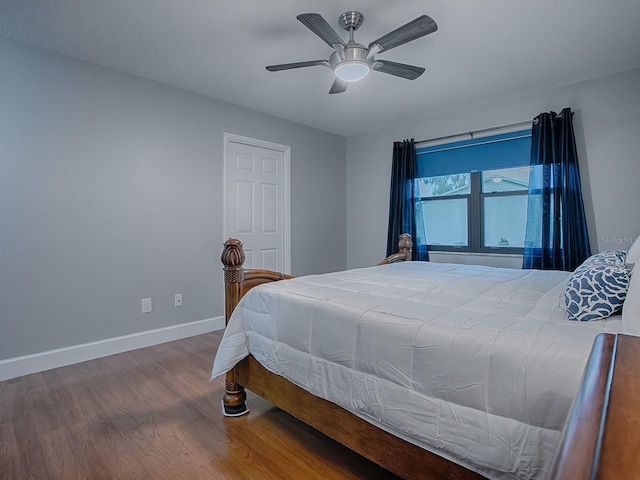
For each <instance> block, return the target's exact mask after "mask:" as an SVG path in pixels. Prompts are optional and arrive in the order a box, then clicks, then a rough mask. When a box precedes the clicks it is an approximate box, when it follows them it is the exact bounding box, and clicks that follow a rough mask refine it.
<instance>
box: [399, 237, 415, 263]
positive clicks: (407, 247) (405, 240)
mask: <svg viewBox="0 0 640 480" xmlns="http://www.w3.org/2000/svg"><path fill="white" fill-rule="evenodd" d="M398 251H399V252H408V253H411V252H412V251H413V240H412V239H411V235H409V234H408V233H401V234H400V240H398ZM409 258H411V256H410V255H409Z"/></svg>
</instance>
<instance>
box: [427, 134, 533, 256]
mask: <svg viewBox="0 0 640 480" xmlns="http://www.w3.org/2000/svg"><path fill="white" fill-rule="evenodd" d="M530 145H531V133H530V131H521V132H511V133H507V134H502V135H494V136H491V137H484V138H480V139H472V140H466V141H463V142H455V143H448V144H445V145H437V146H430V147H426V148H420V149H418V150H417V152H416V153H417V156H418V170H419V174H420V179H419V187H420V200H421V204H422V215H423V216H424V225H425V231H426V236H427V238H426V241H427V245H428V246H429V249H430V250H433V251H457V250H459V251H466V252H498V253H517V252H521V251H522V249H523V247H524V237H525V229H526V221H527V203H528V188H529V157H530V153H529V152H530V148H531V147H530Z"/></svg>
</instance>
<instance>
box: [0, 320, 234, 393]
mask: <svg viewBox="0 0 640 480" xmlns="http://www.w3.org/2000/svg"><path fill="white" fill-rule="evenodd" d="M223 328H224V317H215V318H207V319H205V320H198V321H196V322H190V323H184V324H181V325H174V326H171V327H164V328H158V329H156V330H147V331H146V332H140V333H133V334H131V335H124V336H122V337H115V338H108V339H106V340H100V341H97V342H91V343H83V344H81V345H73V346H71V347H65V348H58V349H56V350H49V351H47V352H42V353H34V354H32V355H24V356H22V357H15V358H8V359H6V360H0V381H2V380H9V379H10V378H16V377H21V376H23V375H30V374H32V373H37V372H42V371H45V370H50V369H52V368H57V367H64V366H66V365H72V364H74V363H79V362H85V361H87V360H93V359H96V358H100V357H106V356H108V355H114V354H116V353H122V352H128V351H129V350H135V349H137V348H144V347H150V346H151V345H158V344H160V343H165V342H171V341H173V340H180V339H181V338H187V337H193V336H194V335H200V334H202V333H208V332H213V331H215V330H222V329H223ZM211 362H212V365H213V357H211Z"/></svg>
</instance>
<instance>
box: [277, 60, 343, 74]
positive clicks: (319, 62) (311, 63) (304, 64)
mask: <svg viewBox="0 0 640 480" xmlns="http://www.w3.org/2000/svg"><path fill="white" fill-rule="evenodd" d="M316 65H322V66H325V67H329V68H331V65H330V64H329V62H327V61H326V60H310V61H308V62H294V63H282V64H280V65H269V66H268V67H266V68H267V70H269V71H270V72H279V71H280V70H291V69H293V68H303V67H315V66H316Z"/></svg>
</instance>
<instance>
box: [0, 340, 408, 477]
mask: <svg viewBox="0 0 640 480" xmlns="http://www.w3.org/2000/svg"><path fill="white" fill-rule="evenodd" d="M220 338H221V333H220V332H214V333H208V334H205V335H199V336H196V337H191V338H187V339H183V340H178V341H175V342H170V343H165V344H162V345H156V346H153V347H148V348H144V349H140V350H135V351H132V352H127V353H122V354H119V355H113V356H110V357H105V358H101V359H97V360H92V361H89V362H84V363H80V364H77V365H71V366H68V367H63V368H57V369H54V370H49V371H46V372H42V373H37V374H33V375H28V376H25V377H20V378H16V379H12V380H8V381H4V382H0V479H2V480H23V479H36V480H41V479H64V480H67V479H69V480H76V479H91V480H97V479H110V480H111V479H130V480H133V479H154V480H158V479H189V480H195V479H224V480H240V479H242V480H252V479H256V480H269V479H292V480H293V479H295V480H301V479H322V480H331V479H336V480H337V479H340V480H344V479H396V478H397V477H395V476H394V475H392V474H391V473H389V472H387V471H386V470H382V469H380V468H379V467H377V466H376V465H374V464H372V463H371V462H369V461H368V460H366V459H364V458H362V457H360V456H358V455H356V454H355V453H353V452H352V451H350V450H348V449H346V448H344V447H342V446H341V445H339V444H337V443H335V442H334V441H332V440H331V439H329V438H327V437H325V436H324V435H322V434H320V433H318V432H316V431H315V430H312V429H310V428H309V427H307V426H306V425H304V424H302V423H301V422H299V421H297V420H296V419H294V418H292V417H291V416H289V415H288V414H286V413H284V412H282V411H281V410H279V409H277V408H275V407H274V406H273V405H271V404H270V403H268V402H266V401H265V400H263V399H261V398H259V397H257V396H255V395H253V394H252V393H251V392H247V393H248V400H247V404H248V405H249V408H250V409H251V412H250V413H249V414H248V415H245V416H243V417H238V418H224V417H223V416H222V413H221V406H220V399H221V397H222V392H223V389H224V380H223V379H222V378H219V379H216V380H215V381H214V382H211V381H209V376H210V372H211V367H212V364H213V357H214V355H215V352H216V349H217V346H218V344H219V342H220Z"/></svg>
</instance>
